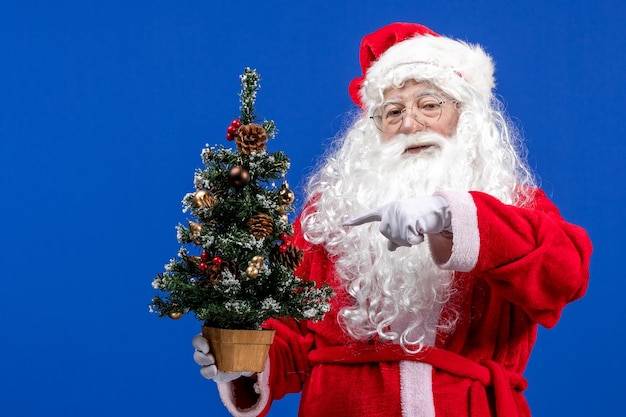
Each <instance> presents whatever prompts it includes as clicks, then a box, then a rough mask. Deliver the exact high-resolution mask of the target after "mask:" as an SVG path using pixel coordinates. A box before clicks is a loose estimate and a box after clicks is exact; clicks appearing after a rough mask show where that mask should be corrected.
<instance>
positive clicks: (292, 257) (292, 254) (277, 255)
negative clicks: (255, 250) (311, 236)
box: [270, 245, 302, 270]
mask: <svg viewBox="0 0 626 417" xmlns="http://www.w3.org/2000/svg"><path fill="white" fill-rule="evenodd" d="M270 262H272V263H278V264H281V265H283V266H284V267H285V268H289V269H291V270H294V269H296V268H297V267H298V266H300V262H302V251H301V250H300V249H298V248H297V247H295V246H294V245H289V246H288V247H287V250H286V251H285V252H281V251H280V250H278V247H276V248H275V249H274V250H272V252H271V253H270Z"/></svg>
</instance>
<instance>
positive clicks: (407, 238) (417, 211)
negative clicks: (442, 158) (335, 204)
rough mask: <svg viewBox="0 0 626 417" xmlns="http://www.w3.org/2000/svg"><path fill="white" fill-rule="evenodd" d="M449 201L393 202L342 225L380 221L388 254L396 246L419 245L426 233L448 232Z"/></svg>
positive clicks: (450, 220)
mask: <svg viewBox="0 0 626 417" xmlns="http://www.w3.org/2000/svg"><path fill="white" fill-rule="evenodd" d="M451 217H452V216H451V213H450V211H449V209H448V202H447V201H446V200H445V199H444V198H443V197H440V196H431V197H416V198H409V199H405V200H396V201H393V202H391V203H388V204H385V205H383V206H380V207H378V208H375V209H373V210H368V211H366V212H364V213H362V214H361V215H360V216H358V217H355V218H352V219H350V220H348V221H347V222H345V223H344V224H343V225H344V226H358V225H361V224H364V223H370V222H374V221H379V222H380V227H379V230H380V233H382V234H383V235H384V236H385V237H386V238H387V239H389V241H388V242H387V248H388V249H389V250H391V251H393V250H396V249H397V248H398V247H399V246H412V245H419V244H420V243H422V242H423V241H424V235H425V234H436V233H441V232H442V231H444V230H448V231H449V230H450V227H451V224H452V219H451Z"/></svg>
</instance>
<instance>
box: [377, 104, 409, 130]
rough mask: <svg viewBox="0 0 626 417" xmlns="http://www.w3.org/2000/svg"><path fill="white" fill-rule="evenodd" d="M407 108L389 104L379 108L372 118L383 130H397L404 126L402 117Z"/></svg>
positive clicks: (379, 128)
mask: <svg viewBox="0 0 626 417" xmlns="http://www.w3.org/2000/svg"><path fill="white" fill-rule="evenodd" d="M407 110H408V109H405V108H403V107H402V106H400V105H397V104H388V105H386V106H384V107H381V108H380V109H378V110H377V111H376V112H375V113H374V116H372V119H373V120H374V124H375V125H376V127H377V128H378V130H380V131H381V132H385V133H390V132H396V131H397V130H398V129H400V126H402V119H403V118H404V114H405V113H406V112H407Z"/></svg>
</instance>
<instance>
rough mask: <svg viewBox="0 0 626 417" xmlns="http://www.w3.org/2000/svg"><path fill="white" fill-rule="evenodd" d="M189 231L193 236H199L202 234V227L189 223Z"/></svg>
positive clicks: (198, 224)
mask: <svg viewBox="0 0 626 417" xmlns="http://www.w3.org/2000/svg"><path fill="white" fill-rule="evenodd" d="M189 231H190V232H191V233H193V234H194V235H199V234H200V232H202V225H201V224H200V223H196V222H192V221H189Z"/></svg>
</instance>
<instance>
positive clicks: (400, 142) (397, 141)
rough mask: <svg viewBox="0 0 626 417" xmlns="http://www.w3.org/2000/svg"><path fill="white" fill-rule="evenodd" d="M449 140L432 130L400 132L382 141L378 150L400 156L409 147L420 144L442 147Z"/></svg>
mask: <svg viewBox="0 0 626 417" xmlns="http://www.w3.org/2000/svg"><path fill="white" fill-rule="evenodd" d="M450 140H451V138H446V137H444V136H442V135H439V134H437V133H432V132H418V133H413V134H410V135H407V134H404V133H401V134H398V135H397V136H395V137H394V138H393V139H392V140H391V141H389V142H386V143H382V144H381V146H380V152H381V153H382V154H383V155H385V156H400V155H402V154H403V153H404V152H406V150H408V149H410V148H416V147H421V146H435V147H437V148H439V149H443V148H444V147H445V146H447V144H448V142H449V141H450Z"/></svg>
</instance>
